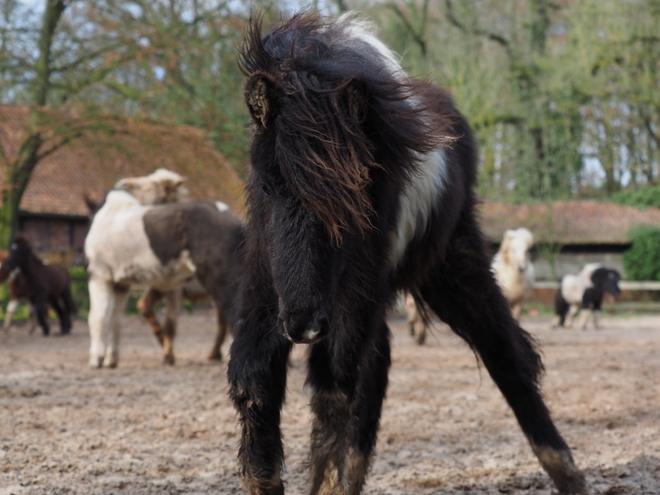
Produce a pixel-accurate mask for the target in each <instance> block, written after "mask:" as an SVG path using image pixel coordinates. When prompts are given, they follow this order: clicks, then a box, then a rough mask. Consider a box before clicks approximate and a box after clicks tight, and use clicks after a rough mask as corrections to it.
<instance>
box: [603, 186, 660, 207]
mask: <svg viewBox="0 0 660 495" xmlns="http://www.w3.org/2000/svg"><path fill="white" fill-rule="evenodd" d="M611 199H612V201H613V202H614V203H618V204H620V205H627V206H634V207H635V208H639V209H644V208H650V207H655V208H660V185H655V186H646V187H641V188H639V189H624V190H623V191H618V192H616V193H614V194H613V195H612V197H611Z"/></svg>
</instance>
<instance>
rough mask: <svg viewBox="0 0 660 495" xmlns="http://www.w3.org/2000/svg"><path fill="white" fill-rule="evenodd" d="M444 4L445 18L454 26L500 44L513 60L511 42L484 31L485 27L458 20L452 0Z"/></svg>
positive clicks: (447, 0)
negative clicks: (470, 26) (469, 25)
mask: <svg viewBox="0 0 660 495" xmlns="http://www.w3.org/2000/svg"><path fill="white" fill-rule="evenodd" d="M445 6H446V10H447V20H448V21H449V22H450V23H451V24H452V25H453V26H454V27H456V28H458V29H460V30H461V31H463V32H464V33H470V34H476V35H477V36H483V37H485V38H487V39H489V40H491V41H493V42H495V43H497V44H498V45H500V46H501V47H502V48H504V50H505V51H506V53H507V55H508V56H509V59H510V60H512V61H513V60H514V56H513V51H512V50H511V43H510V42H509V41H508V40H507V39H506V38H504V37H503V36H501V35H499V34H497V33H492V32H490V31H486V30H485V29H481V28H479V27H472V28H468V27H467V26H466V25H465V24H464V23H462V22H461V21H459V20H458V17H456V14H455V13H454V4H453V3H452V0H445Z"/></svg>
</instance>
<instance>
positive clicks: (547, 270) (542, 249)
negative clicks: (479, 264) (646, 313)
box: [480, 200, 660, 281]
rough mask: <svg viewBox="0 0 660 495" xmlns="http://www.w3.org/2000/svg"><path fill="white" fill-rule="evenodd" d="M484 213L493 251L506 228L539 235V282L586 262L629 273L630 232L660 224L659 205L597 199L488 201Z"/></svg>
mask: <svg viewBox="0 0 660 495" xmlns="http://www.w3.org/2000/svg"><path fill="white" fill-rule="evenodd" d="M480 212H481V224H482V228H483V230H484V232H485V234H486V237H487V239H488V241H489V243H490V244H491V246H492V248H493V250H494V251H496V250H497V248H498V247H499V243H500V242H501V240H502V236H503V234H504V231H505V230H507V229H516V228H518V227H526V228H527V229H529V230H530V231H531V232H532V233H533V234H534V238H535V242H536V245H535V248H534V252H533V260H534V267H535V270H536V279H537V281H556V280H559V279H561V277H562V276H564V275H566V274H568V273H577V272H578V271H579V270H580V268H581V267H582V265H584V264H585V263H603V264H604V265H606V266H608V267H610V268H614V269H615V270H618V271H619V272H620V273H621V274H622V275H623V277H624V278H625V270H624V267H623V253H624V252H625V251H626V250H627V249H628V248H629V247H630V242H629V240H628V239H627V237H626V233H627V231H628V230H629V229H630V228H631V227H632V226H634V225H637V224H647V225H656V226H660V208H648V209H645V210H638V209H636V208H633V207H631V206H621V205H616V204H612V203H602V202H598V201H577V200H576V201H554V202H548V203H538V204H510V203H505V202H503V201H484V202H483V203H481V205H480ZM553 264H554V270H553Z"/></svg>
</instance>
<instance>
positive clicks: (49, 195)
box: [0, 105, 244, 215]
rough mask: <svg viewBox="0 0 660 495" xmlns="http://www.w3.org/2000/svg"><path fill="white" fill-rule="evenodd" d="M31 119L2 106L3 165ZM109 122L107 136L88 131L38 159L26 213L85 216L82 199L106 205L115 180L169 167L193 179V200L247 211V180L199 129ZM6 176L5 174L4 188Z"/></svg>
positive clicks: (18, 110)
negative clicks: (244, 207)
mask: <svg viewBox="0 0 660 495" xmlns="http://www.w3.org/2000/svg"><path fill="white" fill-rule="evenodd" d="M28 119H29V114H28V109H27V108H26V107H19V106H11V105H0V144H2V147H3V150H4V153H5V158H4V159H2V161H1V163H2V168H5V167H6V163H11V161H12V160H13V159H14V157H15V156H16V154H17V152H18V149H19V147H20V144H21V142H22V140H23V139H24V137H25V135H26V132H27V131H26V129H27V124H28ZM104 125H105V126H106V127H107V129H108V130H107V131H106V130H104V131H85V133H84V134H83V135H82V136H81V137H79V138H76V139H74V140H73V141H71V142H70V143H69V144H67V145H65V146H63V147H62V148H60V149H59V150H57V151H55V152H54V153H52V154H50V155H48V156H46V157H45V158H44V159H43V160H42V161H40V162H39V164H38V165H37V167H36V169H35V170H34V172H33V174H32V177H31V178H30V182H29V184H28V186H27V189H26V191H25V194H24V195H23V198H22V200H21V205H20V207H21V210H23V211H26V212H30V213H49V214H60V215H87V214H88V210H87V206H86V205H85V202H84V200H83V195H84V194H88V195H89V196H90V197H92V198H94V199H96V200H101V199H102V198H103V197H104V195H105V193H106V192H107V191H108V190H109V189H110V188H111V187H112V186H113V185H114V184H115V182H117V180H119V179H121V178H124V177H131V176H143V175H147V174H150V173H151V172H153V171H154V170H155V169H156V168H159V167H164V168H168V169H170V170H172V171H175V172H177V173H179V174H181V175H183V176H184V177H186V178H187V182H186V186H187V187H188V189H189V190H190V197H191V199H216V200H221V201H223V202H225V203H227V204H228V205H229V206H230V207H231V208H232V209H233V210H234V211H235V212H237V213H238V214H240V215H242V214H243V213H244V211H243V204H244V203H243V182H242V181H241V179H240V177H239V176H238V174H237V173H236V171H235V170H234V169H233V168H232V166H231V165H230V163H229V162H228V161H227V160H226V159H225V158H224V157H223V156H222V154H221V153H219V152H218V151H217V150H216V149H215V148H214V147H213V146H212V145H211V143H210V142H209V141H208V140H207V139H206V137H205V135H204V133H203V132H202V131H200V130H199V129H195V128H192V127H186V126H173V125H161V124H151V123H146V122H140V121H135V120H129V119H123V120H120V119H117V118H114V117H107V118H106V119H104ZM47 146H48V144H46V147H47ZM5 173H6V170H3V171H2V174H0V175H1V176H0V187H1V186H2V183H3V182H4V178H5Z"/></svg>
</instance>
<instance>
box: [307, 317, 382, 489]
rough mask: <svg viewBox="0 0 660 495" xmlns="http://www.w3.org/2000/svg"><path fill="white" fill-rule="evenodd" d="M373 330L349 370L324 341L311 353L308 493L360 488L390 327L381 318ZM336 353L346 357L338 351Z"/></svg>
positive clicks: (377, 408) (369, 451) (374, 431)
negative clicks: (371, 338)
mask: <svg viewBox="0 0 660 495" xmlns="http://www.w3.org/2000/svg"><path fill="white" fill-rule="evenodd" d="M375 334H376V335H375V336H374V339H375V341H374V342H370V343H369V344H368V345H367V346H366V347H365V352H364V354H363V355H362V356H360V360H359V362H358V363H356V364H357V366H356V367H355V369H354V370H353V372H352V371H351V370H349V369H347V368H345V365H346V364H347V363H346V362H345V361H343V360H342V359H341V358H340V359H333V358H332V357H331V355H330V354H329V352H328V349H327V347H326V346H325V344H324V343H323V342H321V343H320V344H316V345H315V346H314V348H313V349H312V350H311V352H310V358H309V370H310V375H309V377H308V383H307V385H308V386H309V387H310V388H311V390H312V398H311V408H312V412H313V413H314V420H313V423H312V443H311V453H310V467H311V471H312V472H311V477H310V481H311V486H310V494H311V495H359V494H360V493H361V492H362V487H363V485H364V482H365V479H366V476H367V473H368V470H369V465H370V461H371V455H372V453H373V449H374V446H375V443H376V436H377V432H378V426H379V420H380V414H381V409H382V404H383V399H384V397H385V391H386V389H387V372H388V369H389V366H390V344H389V329H388V328H387V325H386V324H385V322H382V323H381V325H380V328H379V330H378V331H376V332H375ZM337 354H340V355H342V357H345V354H344V353H343V352H341V351H339V352H338V353H335V356H336V355H337ZM337 361H341V364H340V363H339V362H337ZM338 366H342V367H343V369H338V368H337V367H338ZM349 368H351V369H352V367H351V366H349ZM358 369H359V370H360V371H359V373H358V372H357V370H358ZM347 374H348V375H352V376H353V377H356V382H354V383H352V384H351V383H349V382H346V381H345V380H343V379H342V378H345V376H344V377H342V375H347ZM333 377H334V378H333ZM340 383H343V384H342V385H340Z"/></svg>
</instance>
